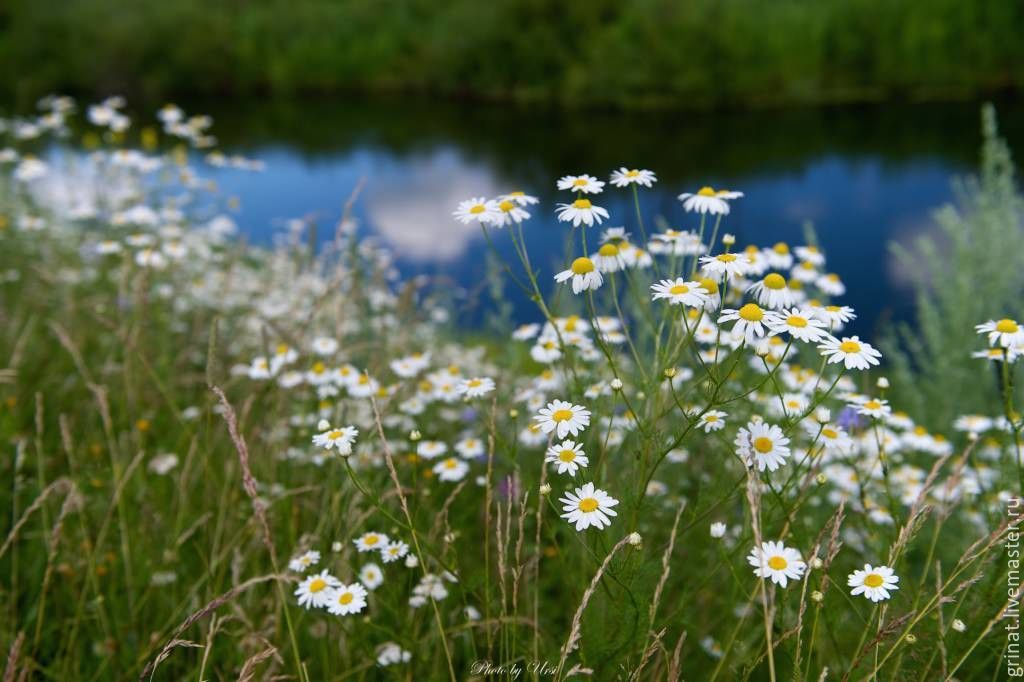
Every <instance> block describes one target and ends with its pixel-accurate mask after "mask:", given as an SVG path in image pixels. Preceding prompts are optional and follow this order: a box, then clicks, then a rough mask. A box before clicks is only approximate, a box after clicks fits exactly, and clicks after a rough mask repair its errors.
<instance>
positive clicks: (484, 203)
mask: <svg viewBox="0 0 1024 682" xmlns="http://www.w3.org/2000/svg"><path fill="white" fill-rule="evenodd" d="M453 215H454V216H455V217H456V219H458V220H460V221H461V222H462V223H464V224H467V225H468V224H469V223H471V222H473V221H476V222H479V223H483V224H485V225H489V224H497V223H498V221H499V220H502V214H501V209H500V208H498V202H496V201H493V200H492V199H488V198H487V197H474V198H472V199H467V200H466V201H460V202H459V207H458V208H457V209H455V212H454V213H453Z"/></svg>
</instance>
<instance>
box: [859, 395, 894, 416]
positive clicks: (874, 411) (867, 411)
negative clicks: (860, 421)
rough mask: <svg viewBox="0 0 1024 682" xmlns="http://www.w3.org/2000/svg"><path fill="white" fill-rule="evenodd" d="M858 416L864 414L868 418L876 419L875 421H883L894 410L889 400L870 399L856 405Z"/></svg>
mask: <svg viewBox="0 0 1024 682" xmlns="http://www.w3.org/2000/svg"><path fill="white" fill-rule="evenodd" d="M854 406H855V409H856V410H857V414H863V415H865V416H867V417H874V418H875V419H882V418H884V417H887V416H888V415H889V413H890V412H892V408H891V407H889V401H888V400H879V399H878V398H870V399H868V400H860V401H857V402H856V403H854Z"/></svg>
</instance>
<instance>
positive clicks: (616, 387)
mask: <svg viewBox="0 0 1024 682" xmlns="http://www.w3.org/2000/svg"><path fill="white" fill-rule="evenodd" d="M611 386H612V390H613V391H621V390H622V379H620V378H618V377H615V378H614V379H612V384H611Z"/></svg>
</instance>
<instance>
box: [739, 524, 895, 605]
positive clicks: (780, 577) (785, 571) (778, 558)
mask: <svg viewBox="0 0 1024 682" xmlns="http://www.w3.org/2000/svg"><path fill="white" fill-rule="evenodd" d="M747 562H748V563H749V564H750V565H751V566H753V567H754V575H756V576H757V577H759V578H764V579H766V580H771V581H772V582H773V583H774V584H776V585H779V586H780V587H786V585H787V584H788V583H789V581H791V580H793V581H799V580H801V579H802V578H803V577H804V574H805V573H806V571H807V563H806V562H804V560H803V558H802V557H801V556H800V552H799V551H797V550H795V549H793V548H792V547H786V545H785V544H783V543H782V542H775V541H771V540H769V541H766V542H762V543H761V546H760V547H756V546H755V547H754V548H753V549H751V550H750V555H749V556H748V557H747ZM811 563H812V565H815V566H819V567H820V566H821V560H820V559H817V558H815V559H812V562H811ZM899 582H900V578H899V576H898V575H896V573H895V572H894V571H893V569H892V568H890V567H889V566H872V565H871V564H864V568H862V569H857V570H855V571H854V572H853V573H851V574H850V575H849V576H848V577H847V579H846V584H847V586H848V587H850V588H852V589H851V590H850V594H852V595H853V596H857V595H864V598H865V599H869V600H871V601H872V602H875V603H877V602H880V601H885V600H886V599H889V597H890V596H891V593H892V592H894V591H896V590H898V589H899Z"/></svg>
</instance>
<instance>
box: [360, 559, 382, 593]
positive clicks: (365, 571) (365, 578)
mask: <svg viewBox="0 0 1024 682" xmlns="http://www.w3.org/2000/svg"><path fill="white" fill-rule="evenodd" d="M359 582H361V583H362V584H363V585H365V586H366V589H368V590H375V589H377V588H378V587H380V586H381V584H382V583H383V582H384V572H383V571H381V570H380V566H378V565H377V564H373V563H370V564H366V565H365V566H363V567H362V568H361V569H359Z"/></svg>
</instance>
